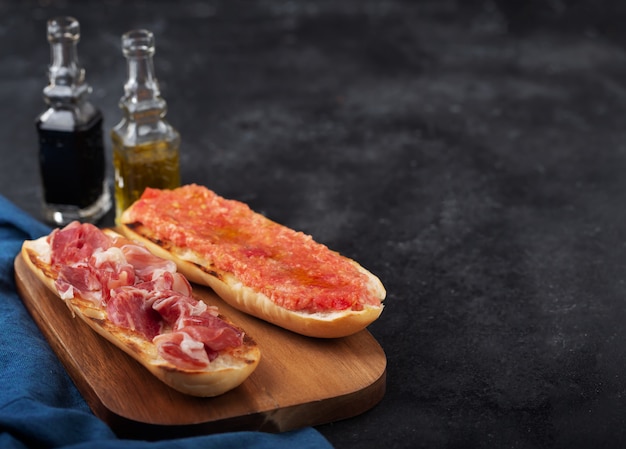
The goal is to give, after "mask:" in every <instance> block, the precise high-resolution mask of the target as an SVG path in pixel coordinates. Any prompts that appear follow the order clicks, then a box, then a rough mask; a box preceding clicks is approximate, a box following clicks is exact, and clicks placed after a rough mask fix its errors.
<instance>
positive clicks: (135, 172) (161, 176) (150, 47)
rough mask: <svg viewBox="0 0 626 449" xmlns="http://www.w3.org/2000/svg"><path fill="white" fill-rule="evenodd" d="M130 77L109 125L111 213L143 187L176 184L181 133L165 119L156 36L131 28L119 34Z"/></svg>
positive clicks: (121, 208)
mask: <svg viewBox="0 0 626 449" xmlns="http://www.w3.org/2000/svg"><path fill="white" fill-rule="evenodd" d="M122 50H123V53H124V56H125V57H126V59H127V68H128V78H127V81H126V83H125V84H124V96H123V97H122V98H121V100H120V108H121V110H122V113H123V118H122V120H121V121H120V122H119V123H118V124H117V125H116V126H115V127H114V128H113V129H112V130H111V141H112V146H113V166H114V169H115V203H116V207H115V217H116V221H117V220H119V218H120V216H121V214H122V212H123V211H124V210H125V209H127V208H128V207H129V206H130V205H131V204H132V203H134V202H135V201H136V200H137V199H139V197H140V196H141V195H142V193H143V192H144V190H145V189H146V187H152V188H159V189H173V188H176V187H178V186H180V156H179V154H180V153H179V148H180V135H179V133H178V131H177V130H176V129H175V128H174V127H173V126H172V125H170V124H169V123H168V122H167V121H166V120H165V118H164V117H165V114H166V109H167V105H166V102H165V100H164V99H163V98H162V97H161V94H160V90H159V84H158V81H157V78H156V76H155V73H154V66H153V61H152V57H153V54H154V36H153V35H152V33H151V32H150V31H147V30H133V31H129V32H128V33H126V34H124V35H123V36H122Z"/></svg>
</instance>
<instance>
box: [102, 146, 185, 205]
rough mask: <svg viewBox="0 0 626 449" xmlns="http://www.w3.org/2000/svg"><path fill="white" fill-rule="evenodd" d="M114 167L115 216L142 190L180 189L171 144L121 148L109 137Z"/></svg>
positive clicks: (178, 161)
mask: <svg viewBox="0 0 626 449" xmlns="http://www.w3.org/2000/svg"><path fill="white" fill-rule="evenodd" d="M112 141H113V166H114V168H115V202H116V217H119V216H120V215H121V213H122V212H123V211H124V210H125V209H127V208H128V207H129V206H130V205H131V204H132V203H133V202H135V201H136V200H137V199H138V198H139V197H140V196H141V194H142V193H143V191H144V190H145V188H146V187H154V188H159V189H173V188H175V187H179V186H180V169H179V165H180V160H179V151H178V147H175V146H173V145H172V142H165V141H157V142H148V143H145V144H141V145H137V146H133V147H131V146H125V145H124V144H123V143H122V142H121V140H120V139H119V137H118V136H116V135H115V134H112Z"/></svg>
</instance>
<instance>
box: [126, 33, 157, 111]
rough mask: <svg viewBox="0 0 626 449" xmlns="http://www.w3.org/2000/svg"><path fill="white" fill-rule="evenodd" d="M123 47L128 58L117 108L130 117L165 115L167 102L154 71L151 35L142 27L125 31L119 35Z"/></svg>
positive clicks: (152, 39)
mask: <svg viewBox="0 0 626 449" xmlns="http://www.w3.org/2000/svg"><path fill="white" fill-rule="evenodd" d="M122 46H123V51H124V56H126V61H127V68H128V79H127V80H126V83H125V84H124V96H123V97H122V99H121V100H120V107H121V108H122V109H123V110H125V111H126V112H127V113H128V114H129V115H130V117H131V118H133V117H134V118H137V117H139V116H141V117H157V118H158V117H162V116H164V115H165V112H166V108H167V104H166V102H165V100H164V99H163V98H162V97H161V91H160V89H159V82H158V80H157V78H156V75H155V71H154V62H153V55H154V38H153V37H152V34H151V33H150V32H149V31H145V30H139V31H134V32H130V33H127V34H126V35H124V37H123V38H122Z"/></svg>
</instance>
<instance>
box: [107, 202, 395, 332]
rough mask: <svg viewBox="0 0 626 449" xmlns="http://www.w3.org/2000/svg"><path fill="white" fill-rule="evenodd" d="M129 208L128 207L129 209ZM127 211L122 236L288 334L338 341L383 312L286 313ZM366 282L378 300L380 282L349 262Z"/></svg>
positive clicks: (371, 309) (366, 308) (373, 308)
mask: <svg viewBox="0 0 626 449" xmlns="http://www.w3.org/2000/svg"><path fill="white" fill-rule="evenodd" d="M131 207H132V206H131ZM129 210H130V209H127V210H126V211H125V212H124V213H123V214H122V217H121V220H120V222H119V223H118V226H119V230H120V232H121V233H122V234H124V235H125V236H126V237H128V238H130V239H132V240H136V241H138V242H141V243H142V244H143V245H144V246H145V247H146V248H148V249H149V250H150V251H151V252H152V253H153V254H155V255H158V256H160V257H163V258H169V259H171V260H173V261H174V262H175V263H176V265H177V266H178V270H179V272H181V273H183V274H184V275H185V276H186V277H187V279H189V280H190V281H191V282H195V283H198V284H201V285H206V286H208V287H210V288H212V289H213V290H214V291H215V292H216V293H217V295H219V296H220V297H221V298H222V299H223V300H224V301H225V302H227V303H228V304H230V305H231V306H233V307H235V308H237V309H239V310H241V311H243V312H245V313H248V314H250V315H252V316H255V317H257V318H260V319H263V320H265V321H268V322H270V323H273V324H275V325H277V326H280V327H282V328H284V329H288V330H290V331H293V332H296V333H299V334H302V335H306V336H310V337H318V338H338V337H345V336H348V335H352V334H354V333H356V332H359V331H361V330H363V329H364V328H365V327H367V326H368V325H369V324H371V323H372V322H373V321H375V320H376V319H377V318H378V317H379V316H380V314H381V313H382V311H383V304H382V302H381V303H380V304H379V305H376V306H369V305H366V306H364V308H363V309H362V310H351V309H347V310H340V311H330V312H314V313H309V312H304V311H294V310H289V309H287V308H285V307H281V306H279V305H276V304H275V303H274V302H273V301H272V300H271V299H270V298H268V297H267V296H266V295H265V294H263V293H261V292H258V291H255V290H253V289H252V288H250V287H248V286H246V285H243V284H242V282H240V281H239V280H238V279H237V278H236V277H235V276H233V275H232V274H231V273H228V272H224V271H220V270H219V269H218V268H216V267H215V265H214V264H213V263H211V261H209V260H205V259H203V258H202V257H201V256H200V255H199V254H198V253H197V252H195V251H193V250H191V249H189V248H181V247H177V246H175V245H174V244H173V243H172V242H170V241H165V240H163V239H162V238H158V237H156V236H155V234H154V233H153V232H152V231H151V230H150V229H148V228H147V227H146V226H144V225H143V224H142V223H140V222H137V221H135V220H133V219H132V218H130V216H129ZM350 262H351V263H352V264H354V266H355V267H356V268H357V269H358V271H360V272H361V273H363V274H365V276H366V277H367V279H368V281H367V283H368V290H369V291H371V292H373V295H374V296H376V297H377V298H379V299H380V300H381V301H382V300H383V299H384V298H385V295H386V292H385V288H384V287H383V284H382V283H381V281H380V280H379V279H378V277H376V276H375V275H373V274H372V273H371V272H369V271H368V270H366V269H365V268H363V267H361V266H360V265H359V264H358V263H357V262H355V261H352V260H351V261H350Z"/></svg>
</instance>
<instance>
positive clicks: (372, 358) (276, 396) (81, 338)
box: [15, 256, 387, 440]
mask: <svg viewBox="0 0 626 449" xmlns="http://www.w3.org/2000/svg"><path fill="white" fill-rule="evenodd" d="M15 279H16V283H17V289H18V293H19V294H20V296H21V298H22V301H23V302H24V304H25V306H26V308H27V309H28V310H29V312H30V314H31V315H32V317H33V319H34V320H35V322H36V323H37V325H38V326H39V328H40V329H41V331H42V333H43V334H44V336H45V337H46V338H47V340H48V342H49V343H50V345H51V347H52V349H53V350H54V351H55V353H56V354H57V356H58V357H59V358H60V360H61V361H62V363H63V364H64V366H65V368H66V369H67V371H68V372H69V374H70V376H71V378H72V379H73V381H74V383H75V384H76V386H77V387H78V389H79V391H80V392H81V393H82V395H83V396H84V397H85V400H86V401H87V403H88V404H89V406H90V407H91V409H92V410H93V412H94V414H95V415H96V416H98V417H100V418H101V419H102V420H103V421H105V422H106V423H108V424H109V425H110V426H111V428H112V429H113V431H114V432H115V433H116V434H117V435H118V436H119V437H122V438H136V439H148V440H153V439H165V438H175V437H180V436H189V435H199V434H207V433H215V432H227V431H235V430H261V431H267V432H282V431H287V430H292V429H295V428H299V427H304V426H309V425H319V424H325V423H329V422H332V421H337V420H341V419H345V418H349V417H353V416H356V415H358V414H360V413H363V412H365V411H366V410H368V409H370V408H372V407H373V406H374V405H376V404H377V403H378V402H379V401H380V400H381V399H382V398H383V395H384V393H385V385H386V366H387V359H386V357H385V353H384V351H383V350H382V348H381V347H380V345H379V344H378V343H377V342H376V340H375V339H374V338H373V337H372V335H371V334H370V333H369V332H368V331H367V330H363V331H361V332H359V333H357V334H355V335H352V336H350V337H345V338H340V339H331V340H325V339H315V338H310V337H304V336H301V335H298V334H295V333H292V332H289V331H286V330H283V329H281V328H279V327H276V326H273V325H271V324H268V323H266V322H264V321H261V320H258V319H256V318H254V317H251V316H248V315H246V314H243V313H241V312H239V311H237V310H236V309H233V308H232V307H230V306H228V305H227V304H226V303H224V302H223V301H222V300H221V299H220V298H219V297H218V296H216V295H215V294H214V293H213V291H212V290H210V289H208V288H204V287H201V286H196V285H194V286H193V288H194V295H195V296H196V297H197V298H201V299H203V300H204V301H206V302H207V303H209V304H215V305H217V306H218V307H219V308H220V311H221V312H222V313H223V314H224V315H226V316H228V317H230V318H231V319H232V320H233V321H234V322H235V323H238V324H239V325H241V326H242V327H243V328H244V329H246V331H247V332H248V334H250V335H251V336H252V337H253V338H254V339H255V340H256V341H257V343H258V344H259V347H260V348H261V351H262V358H261V362H260V363H259V366H258V368H257V369H256V371H255V372H254V373H253V374H252V375H251V376H250V377H249V378H248V379H247V380H246V381H245V382H244V383H243V384H242V385H240V386H239V387H238V388H236V389H234V390H232V391H230V392H228V393H225V394H224V395H222V396H218V397H215V398H196V397H192V396H187V395H184V394H182V393H178V392H177V391H175V390H173V389H171V388H169V387H168V386H166V385H165V384H163V383H162V382H160V381H159V380H157V379H156V378H155V377H153V376H152V375H151V374H150V373H149V372H148V371H147V370H146V369H145V368H143V367H142V366H141V365H139V364H138V363H137V362H136V361H135V360H133V359H132V358H131V357H129V356H128V355H126V354H125V353H124V352H122V351H121V350H119V349H118V348H116V347H115V346H114V345H112V344H111V343H109V342H108V341H106V340H105V339H103V338H102V337H100V336H99V335H98V334H96V333H95V332H93V331H92V330H91V329H90V328H89V327H88V326H87V325H86V324H85V323H83V322H82V321H81V320H80V319H78V318H74V317H72V314H71V312H70V310H69V309H68V308H67V307H65V305H64V304H63V303H62V302H61V300H60V299H58V298H57V297H56V296H55V295H54V294H53V293H52V292H50V291H49V290H48V289H47V288H46V287H45V286H44V285H43V284H42V283H41V282H39V280H38V279H37V278H36V277H35V276H34V275H33V274H32V273H31V272H30V271H29V270H28V268H27V267H26V264H25V262H24V261H23V260H22V258H21V256H18V257H17V258H16V259H15Z"/></svg>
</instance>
